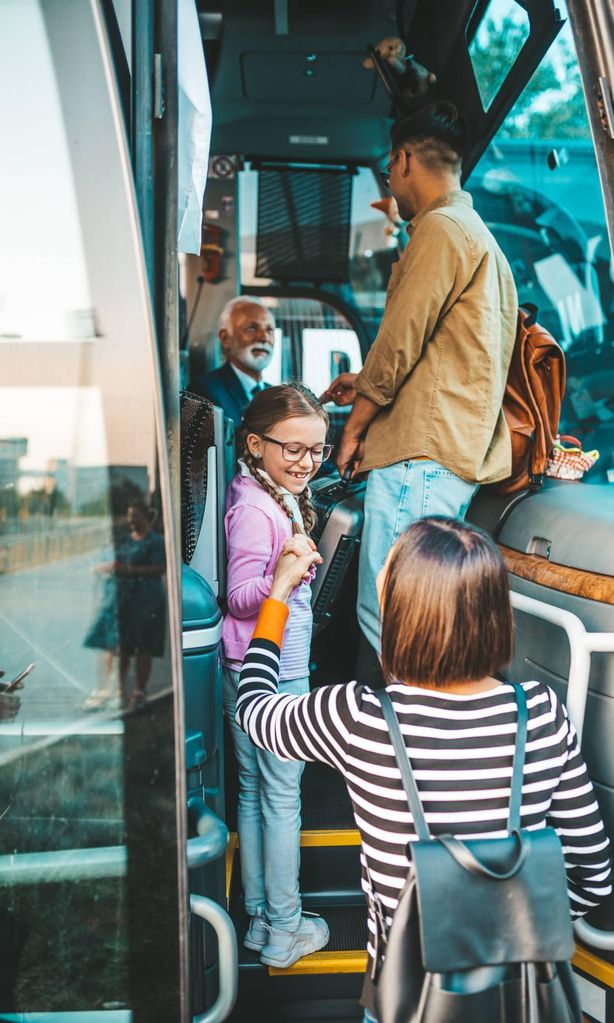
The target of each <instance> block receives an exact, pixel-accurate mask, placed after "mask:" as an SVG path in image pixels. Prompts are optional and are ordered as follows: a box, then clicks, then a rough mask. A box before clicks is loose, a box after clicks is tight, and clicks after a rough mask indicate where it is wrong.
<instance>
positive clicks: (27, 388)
mask: <svg viewBox="0 0 614 1023" xmlns="http://www.w3.org/2000/svg"><path fill="white" fill-rule="evenodd" d="M93 9H94V7H93V5H89V4H77V5H64V4H63V3H61V2H59V3H57V4H49V5H46V4H43V3H38V2H36V0H20V2H19V3H8V4H0V90H1V91H2V94H3V95H10V96H11V103H10V104H8V105H7V104H5V106H4V107H3V110H2V114H1V118H2V127H3V135H4V136H5V137H6V138H9V137H10V138H11V144H10V145H6V146H4V147H3V149H2V154H1V156H0V170H1V172H2V185H1V187H0V219H1V221H2V256H1V257H0V260H1V262H0V649H1V650H2V657H1V660H0V669H1V670H4V671H5V672H6V674H5V676H4V678H6V679H9V680H10V679H12V678H14V676H15V675H16V674H17V673H18V672H19V671H20V670H21V669H23V668H24V667H25V665H27V664H29V663H30V662H35V664H36V667H35V669H34V670H33V671H32V672H31V674H30V675H28V677H27V678H25V679H24V680H23V687H22V688H21V689H16V690H14V691H13V692H5V691H3V687H2V684H1V683H2V681H3V679H0V948H1V949H2V955H1V956H0V1015H1V1016H3V1017H4V1016H5V1015H6V1014H9V1013H13V1012H26V1013H31V1012H43V1013H48V1012H55V1011H57V1012H74V1013H81V1012H83V1013H85V1012H88V1011H91V1010H95V1009H96V1010H105V1011H113V1012H115V1013H117V1014H118V1015H117V1016H116V1017H115V1018H116V1019H117V1020H119V1019H121V1020H122V1023H123V1021H125V1023H128V1020H130V1019H131V1018H132V1014H133V1013H135V1018H136V1019H146V1018H154V1015H155V1013H154V1011H153V1007H154V1006H155V1009H156V1011H159V1013H161V1014H162V1015H159V1016H158V1018H168V1019H171V1018H179V1011H178V1009H177V999H178V991H179V983H178V977H179V967H178V961H177V935H178V933H179V923H178V912H179V910H178V906H179V899H178V896H177V841H178V839H177V833H176V827H177V814H176V812H175V798H176V797H175V766H174V756H175V747H174V722H173V713H172V697H171V695H170V694H171V691H172V690H171V683H172V671H171V668H170V642H169V635H168V614H167V594H166V580H165V573H166V552H165V546H164V524H163V521H162V515H161V502H160V478H161V471H160V468H159V466H158V459H157V441H156V423H155V416H154V402H153V396H154V376H153V372H152V369H153V362H152V357H151V350H152V344H153V339H152V335H151V326H150V320H149V318H148V309H147V306H146V304H145V300H144V295H145V291H144V287H143V286H142V284H141V282H142V281H143V280H144V275H143V274H142V271H141V268H140V263H139V261H138V252H137V249H136V238H137V232H136V229H135V224H136V221H135V220H134V210H133V208H132V206H131V202H132V196H131V193H130V192H129V191H128V190H127V189H126V181H125V176H124V166H125V164H123V163H122V160H121V159H120V154H119V152H118V148H117V147H118V139H120V138H121V134H120V133H119V132H118V131H117V124H116V122H115V120H114V117H115V113H114V111H113V107H112V105H111V104H110V101H109V95H108V91H107V81H106V79H105V72H104V63H103V61H102V58H101V52H100V41H99V36H98V34H97V31H98V29H97V23H96V22H95V20H94V18H93V16H92V11H93ZM71 33H73V36H71ZM74 37H76V38H78V39H79V47H78V48H75V47H74V46H73V47H72V49H71V51H70V53H67V52H65V51H63V52H62V53H61V54H58V48H60V50H61V48H62V47H63V46H69V47H70V43H69V42H67V40H69V39H70V38H74ZM79 61H82V64H79V66H74V65H76V64H78V62H79ZM71 76H72V77H71ZM75 81H78V82H79V90H78V91H75V89H74V82H75ZM92 110H95V111H96V116H95V118H94V119H93V120H92ZM103 165H104V181H101V180H100V179H99V176H98V175H99V169H100V168H101V167H102V166H103ZM93 183H95V187H93ZM51 342H52V343H51ZM105 688H106V692H107V693H108V695H109V699H108V700H107V699H102V700H99V702H98V704H97V706H95V707H92V706H91V705H90V706H88V705H87V704H88V701H89V700H90V698H91V696H92V693H93V692H94V693H98V694H100V692H101V691H103V692H104V691H105ZM112 695H113V696H115V697H116V699H115V702H113V699H112ZM120 695H121V699H119V697H120ZM145 699H146V701H147V702H146V703H145V705H144V706H143V703H144V700H145ZM137 709H138V710H139V713H135V711H136V710H137ZM92 711H94V712H92ZM144 814H145V817H146V819H147V824H148V827H149V828H151V821H153V820H155V821H157V822H159V825H160V830H161V832H163V834H164V838H163V839H158V840H157V841H156V842H155V844H154V845H153V846H152V845H151V843H150V841H149V839H150V837H151V835H148V836H144V835H143V823H142V821H143V819H145V817H144ZM162 822H164V823H162ZM154 881H155V887H156V892H157V897H154V896H153V895H152V894H151V893H152V890H153V889H154ZM143 930H144V931H145V932H146V933H147V935H148V940H147V943H146V945H144V944H143V940H142V931H143ZM152 958H153V960H155V961H156V969H155V971H154V975H153V976H152V968H151V962H152ZM146 960H147V961H146ZM148 1002H150V1003H151V1005H150V1011H149V1013H147V1012H146V1011H145V1009H144V1006H147V1004H148Z"/></svg>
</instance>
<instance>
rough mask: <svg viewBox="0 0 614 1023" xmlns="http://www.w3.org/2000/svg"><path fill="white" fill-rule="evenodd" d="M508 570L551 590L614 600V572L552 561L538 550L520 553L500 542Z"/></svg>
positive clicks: (608, 600) (605, 602)
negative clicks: (612, 574) (583, 568)
mask: <svg viewBox="0 0 614 1023" xmlns="http://www.w3.org/2000/svg"><path fill="white" fill-rule="evenodd" d="M499 550H500V551H501V554H502V555H503V560H504V561H505V564H506V566H507V570H508V572H511V573H512V575H517V576H518V577H519V578H520V579H526V580H527V581H528V582H531V583H537V584H538V585H539V586H548V587H549V588H550V589H551V590H559V591H560V592H561V593H569V594H571V595H572V596H574V597H584V598H585V599H586V600H598V601H599V602H600V603H602V604H614V576H611V575H598V574H597V573H596V572H584V571H582V570H581V569H578V568H567V567H566V566H565V565H553V564H552V562H550V561H548V560H547V559H546V558H542V557H541V556H540V555H539V554H523V552H522V551H513V550H512V549H511V547H504V546H503V545H502V544H500V545H499Z"/></svg>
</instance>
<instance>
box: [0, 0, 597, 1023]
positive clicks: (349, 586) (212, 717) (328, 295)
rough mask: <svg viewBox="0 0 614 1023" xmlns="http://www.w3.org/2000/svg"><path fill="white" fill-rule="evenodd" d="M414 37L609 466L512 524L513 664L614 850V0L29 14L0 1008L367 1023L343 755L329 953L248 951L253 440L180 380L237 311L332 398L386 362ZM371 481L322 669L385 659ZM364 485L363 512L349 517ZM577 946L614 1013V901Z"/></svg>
mask: <svg viewBox="0 0 614 1023" xmlns="http://www.w3.org/2000/svg"><path fill="white" fill-rule="evenodd" d="M389 36H399V37H401V38H402V39H403V40H404V41H405V43H406V46H407V50H408V52H412V53H413V54H414V55H415V58H416V60H417V61H419V63H420V65H422V66H423V67H424V68H425V69H427V70H428V71H429V72H432V74H433V75H435V76H436V83H435V84H433V85H429V89H430V91H429V93H428V96H429V97H431V96H432V97H433V98H438V97H445V98H448V99H450V100H452V101H453V102H454V103H455V104H456V105H457V107H458V109H459V111H460V112H461V114H462V116H463V117H464V119H465V121H466V124H467V146H466V152H465V157H464V177H463V181H464V183H465V187H466V188H467V189H468V190H469V191H470V192H471V193H472V195H473V197H474V201H475V205H476V208H477V210H478V212H479V213H480V214H481V216H482V217H483V219H484V220H485V221H486V223H487V224H488V225H489V227H490V228H491V230H492V231H493V233H494V235H495V237H496V238H497V240H498V242H499V244H500V246H501V248H502V249H503V251H504V252H505V254H506V256H507V258H508V260H509V262H510V265H511V267H512V270H513V273H514V276H515V280H516V283H517V287H518V292H519V297H520V300H521V301H523V302H532V303H533V304H535V305H536V306H537V307H538V310H539V312H538V317H539V321H540V323H542V324H543V325H544V326H545V327H547V328H548V329H549V330H550V331H551V332H552V334H553V335H554V336H555V337H556V338H557V340H558V341H559V343H560V344H561V346H562V348H563V350H564V352H565V357H566V362H567V375H568V383H567V392H566V398H565V403H564V407H563V415H562V421H561V432H562V433H565V434H571V435H575V436H578V438H579V439H580V440H581V442H582V446H583V448H584V449H585V450H588V449H598V451H599V459H598V461H597V463H596V465H595V466H594V468H593V469H591V470H590V472H589V473H587V475H586V476H585V478H584V479H583V480H582V481H581V482H577V483H569V482H567V481H564V480H555V479H550V480H546V482H545V484H544V486H543V487H542V489H541V490H540V491H539V492H538V493H536V494H533V495H531V496H530V497H528V498H527V500H526V501H525V500H523V501H522V502H521V503H519V504H518V505H517V506H516V507H514V508H513V509H512V510H511V512H510V513H509V514H508V515H507V517H506V520H505V523H504V524H503V526H502V528H501V529H500V531H499V532H498V535H497V541H498V543H499V544H500V546H501V550H502V553H503V555H504V557H505V560H506V563H507V566H508V570H509V575H510V583H511V589H512V593H513V602H514V607H515V611H516V617H517V643H516V652H515V655H514V660H513V663H512V664H511V665H510V667H509V673H510V677H511V678H512V677H513V678H514V679H515V680H519V681H522V680H523V679H529V678H536V679H539V680H540V681H543V682H547V683H548V684H549V685H551V686H552V687H553V688H554V689H555V690H556V692H557V693H558V694H559V695H560V696H561V697H563V698H564V699H566V700H567V703H568V706H569V710H570V714H571V717H572V719H573V720H574V723H575V725H576V727H577V728H578V731H580V732H581V733H582V736H583V743H582V745H583V753H584V757H585V759H586V762H587V764H588V767H589V771H590V773H591V776H592V779H593V783H594V786H595V791H596V793H597V797H598V799H599V803H600V807H601V811H602V814H603V817H604V820H605V822H606V826H607V830H608V833H609V834H610V836H611V837H614V752H613V745H612V741H611V735H612V729H613V727H614V658H613V657H612V650H613V649H614V545H613V544H612V541H611V537H612V526H613V523H614V283H613V282H614V276H613V263H612V243H613V238H614V98H613V92H612V89H613V83H614V16H613V13H612V9H611V5H610V4H609V3H608V0H566V2H565V0H467V2H464V0H463V2H459V0H395V2H393V0H360V2H357V0H328V2H326V3H323V2H321V0H315V2H312V3H309V4H300V3H298V2H296V0H275V2H274V3H268V2H264V0H255V2H252V3H246V2H240V0H220V2H219V3H217V4H213V5H210V4H205V3H204V2H203V0H178V3H177V4H170V3H161V2H157V0H142V2H139V3H136V4H132V3H130V2H129V0H44V2H43V0H0V81H1V84H2V90H1V91H2V96H3V97H4V103H3V105H2V112H1V114H0V117H1V118H2V122H3V139H4V145H3V149H2V156H1V157H0V168H1V171H0V180H1V187H0V225H1V228H0V238H1V244H0V595H1V600H0V636H1V637H2V644H1V650H2V656H1V658H0V669H1V670H2V671H3V673H4V674H3V675H2V676H1V677H0V845H1V847H0V884H1V893H0V948H1V949H2V956H1V958H0V1018H1V1019H2V1020H7V1021H22V1023H25V1021H26V1020H37V1021H45V1023H47V1021H48V1023H56V1021H57V1023H68V1021H71V1020H75V1021H76V1020H79V1021H81V1020H83V1021H85V1023H107V1021H108V1023H129V1021H130V1023H140V1021H147V1023H152V1021H158V1020H159V1021H163V1023H170V1021H177V1023H187V1021H188V1020H191V1019H193V1020H198V1021H201V1023H216V1021H218V1020H219V1021H221V1020H223V1019H225V1018H231V1019H232V1020H234V1021H236V1023H240V1021H243V1020H247V1019H250V1020H251V1019H254V1017H255V1018H257V1019H259V1018H263V1019H264V1018H268V1019H271V1020H287V1021H290V1020H298V1019H303V1020H306V1019H308V1020H316V1019H320V1020H356V1021H358V1020H359V1019H360V1018H361V1014H360V1010H359V1007H358V1002H357V999H358V996H359V993H360V987H361V981H362V974H363V973H364V969H365V964H366V953H365V945H366V911H365V905H364V898H363V895H362V893H361V889H360V866H359V846H360V841H359V836H358V832H357V831H356V828H355V824H354V821H353V817H352V812H351V806H350V803H349V801H348V797H347V795H346V793H345V790H344V788H343V785H342V783H341V781H340V780H339V779H337V778H336V777H335V776H334V775H333V774H332V772H331V771H329V770H328V769H324V768H322V767H318V766H315V765H308V766H307V768H306V771H305V774H304V780H303V789H302V792H303V832H302V837H301V847H302V866H301V890H302V892H303V893H304V903H305V906H306V908H315V909H316V910H318V911H319V912H321V913H322V915H323V916H324V917H325V918H326V920H327V922H328V923H329V926H330V930H331V940H330V942H329V945H328V946H327V948H326V949H325V950H323V951H322V952H320V953H316V954H314V955H312V956H310V957H307V958H305V959H303V960H299V962H298V963H296V964H295V965H294V966H292V967H290V968H289V969H287V970H281V971H279V970H273V969H267V968H265V967H263V966H261V965H260V963H259V961H258V958H257V956H256V955H254V954H252V953H249V952H247V951H246V950H245V949H243V948H242V947H241V946H240V940H241V938H242V935H243V932H244V929H245V918H244V914H243V910H242V906H241V887H240V871H239V869H238V853H237V840H236V779H235V772H234V768H233V763H232V754H231V748H230V747H229V746H228V748H226V749H225V740H224V725H223V715H222V696H221V674H220V653H221V620H222V619H221V614H222V612H221V607H223V604H224V596H225V551H224V539H223V510H224V497H225V487H226V484H227V482H228V480H229V478H230V476H231V475H232V472H233V471H234V447H233V437H232V429H231V427H230V425H229V423H228V422H227V421H225V419H224V416H223V414H222V412H221V411H220V410H219V409H216V408H215V407H213V406H212V405H210V404H209V403H207V402H204V401H200V400H198V399H196V398H194V397H191V396H190V393H189V385H190V381H193V380H194V379H195V378H197V377H198V375H200V374H201V373H203V372H204V371H205V370H207V369H212V368H214V367H216V366H218V365H219V364H220V362H221V351H220V346H219V343H218V340H217V321H218V317H219V314H220V312H221V310H222V308H223V307H224V305H225V303H226V302H227V301H228V300H229V299H230V298H232V297H234V296H235V295H237V294H245V295H255V296H258V297H259V298H261V299H262V301H264V302H265V304H267V305H268V306H269V307H270V309H271V311H272V312H273V314H274V317H275V322H276V348H275V350H276V356H275V359H274V361H273V362H272V363H271V366H270V367H269V370H268V371H267V372H266V373H265V378H266V379H267V381H268V382H269V383H275V382H279V381H281V380H287V379H301V380H303V381H304V382H305V383H306V384H307V385H308V386H309V387H311V388H313V389H314V390H315V391H316V392H318V393H320V392H321V391H323V390H324V388H325V387H326V385H327V384H328V383H329V382H330V379H331V378H332V377H334V376H335V375H336V374H337V373H338V372H340V371H342V370H351V371H356V370H359V369H360V367H361V366H362V364H363V361H364V358H365V356H366V353H367V352H368V350H369V346H370V345H371V344H372V342H373V340H374V337H375V335H376V332H377V327H378V324H379V320H380V318H381V315H382V310H383V306H384V301H385V292H386V286H387V281H388V277H389V274H390V269H391V266H392V264H393V262H394V261H395V260H396V259H397V258H398V254H399V250H400V248H402V246H403V244H404V233H403V230H402V229H401V230H399V229H398V225H395V224H392V223H391V222H390V221H388V220H386V218H385V217H384V216H382V214H381V213H380V212H378V211H376V210H374V209H372V207H371V203H372V202H373V201H374V200H375V199H377V198H378V197H379V196H380V195H381V185H380V179H379V171H381V170H382V169H383V168H384V167H385V165H386V162H387V160H388V152H389V145H388V140H389V130H390V126H391V123H392V120H393V118H394V116H395V114H396V113H398V110H399V105H398V104H399V98H398V96H397V95H396V94H395V90H394V83H392V85H391V82H390V80H389V78H387V76H386V74H385V71H384V72H383V73H382V71H381V68H380V71H379V72H378V71H377V70H376V69H374V68H365V67H364V66H363V63H364V60H365V58H366V56H367V47H369V46H371V47H373V46H375V44H376V43H378V42H379V41H380V40H381V39H384V38H386V37H389ZM203 193H204V201H203ZM201 221H202V223H201ZM419 300H420V296H419V295H417V296H416V301H419ZM330 411H331V439H332V440H333V441H334V442H336V441H337V440H338V438H339V436H340V431H341V429H342V427H343V423H344V415H345V413H344V410H343V409H335V408H333V407H331V409H330ZM363 497H364V484H363V483H361V482H360V481H358V482H356V483H355V484H352V485H351V486H350V487H349V488H348V489H347V491H345V492H343V493H341V494H340V491H339V480H338V477H336V476H335V472H334V462H331V465H330V467H329V471H328V472H326V473H325V474H324V475H323V477H322V480H321V482H320V484H319V485H318V488H317V493H316V502H317V503H319V508H320V510H321V512H322V513H323V514H322V516H321V519H320V525H319V527H318V528H319V530H320V532H319V534H318V539H319V542H320V545H321V550H322V553H323V556H324V564H323V565H322V566H321V567H320V568H319V569H318V575H317V578H316V583H315V585H314V618H315V630H314V640H313V646H312V657H311V660H312V680H313V684H318V683H319V682H322V681H330V680H335V681H343V680H345V679H349V678H353V677H365V678H368V672H369V671H370V670H371V668H370V667H369V664H368V662H367V661H366V660H365V659H364V656H363V654H362V653H361V649H360V648H361V644H360V637H359V631H358V626H357V622H356V618H355V602H356V555H357V549H358V545H359V541H360V521H361V515H362V501H363ZM340 500H341V501H342V502H343V504H344V509H345V511H344V514H345V515H346V520H347V522H348V523H349V525H347V527H345V526H344V527H343V528H339V529H338V531H337V532H336V533H335V532H334V531H333V532H331V530H330V529H329V532H328V533H326V529H327V525H326V521H327V520H326V514H327V512H328V510H329V509H330V508H331V507H332V506H333V505H335V506H337V505H338V502H339V501H340ZM508 501H509V499H506V498H504V497H502V496H501V495H497V494H495V493H492V492H490V491H488V489H487V488H484V489H483V490H482V491H481V492H479V493H478V495H477V497H476V498H475V500H474V502H473V504H472V507H471V509H470V511H469V516H468V517H469V519H470V520H471V521H473V522H475V523H477V524H479V525H481V526H483V527H484V528H486V529H488V530H490V531H491V532H492V531H494V530H495V529H496V528H497V525H498V524H500V522H501V517H502V514H503V513H504V512H505V511H506V510H507V504H508ZM328 521H329V522H330V519H329V520H328ZM344 521H345V520H344ZM335 528H336V527H335ZM340 636H343V637H344V642H343V643H340V642H339V637H340ZM26 668H29V669H30V670H29V671H28V672H27V673H24V674H23V675H22V677H21V678H20V677H19V676H20V675H21V674H22V672H25V669H26ZM237 935H238V936H239V942H237ZM576 939H577V947H576V953H575V956H574V961H573V962H574V969H575V971H576V978H577V983H578V988H579V993H580V997H581V1000H582V1006H583V1011H584V1014H585V1016H586V1019H587V1020H589V1021H597V1023H614V902H612V901H610V902H609V903H608V904H607V905H605V906H604V907H602V908H600V909H599V910H598V911H595V912H593V913H590V914H589V915H588V917H587V919H586V921H585V922H583V923H582V924H581V925H579V926H578V928H577V932H576Z"/></svg>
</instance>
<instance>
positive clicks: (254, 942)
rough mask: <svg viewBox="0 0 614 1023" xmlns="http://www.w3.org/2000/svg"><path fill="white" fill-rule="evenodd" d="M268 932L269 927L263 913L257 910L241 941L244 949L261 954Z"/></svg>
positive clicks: (267, 938)
mask: <svg viewBox="0 0 614 1023" xmlns="http://www.w3.org/2000/svg"><path fill="white" fill-rule="evenodd" d="M270 930H271V925H270V924H269V922H268V920H267V918H266V916H265V915H264V913H263V911H262V910H261V909H257V910H256V912H255V914H254V916H253V917H252V918H251V920H250V922H249V927H248V928H247V934H246V935H245V937H244V939H243V944H244V945H245V947H246V948H249V949H251V950H252V952H262V949H263V948H264V946H265V945H266V943H267V941H268V940H269V933H270Z"/></svg>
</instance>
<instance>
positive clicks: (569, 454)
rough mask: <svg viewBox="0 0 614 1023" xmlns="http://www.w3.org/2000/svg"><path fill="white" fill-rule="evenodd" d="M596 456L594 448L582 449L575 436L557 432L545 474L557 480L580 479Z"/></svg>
mask: <svg viewBox="0 0 614 1023" xmlns="http://www.w3.org/2000/svg"><path fill="white" fill-rule="evenodd" d="M598 458H599V452H598V451H596V450H593V451H583V450H582V444H581V443H580V441H579V440H578V438H577V437H570V436H569V435H568V434H566V433H564V434H563V435H562V436H558V434H557V437H556V440H555V442H554V446H553V448H552V451H551V453H550V457H549V459H548V462H547V465H546V476H550V477H552V478H554V479H559V480H581V479H582V477H583V476H584V473H585V472H588V470H589V469H592V467H593V466H594V464H595V462H596V461H597V459H598Z"/></svg>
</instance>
